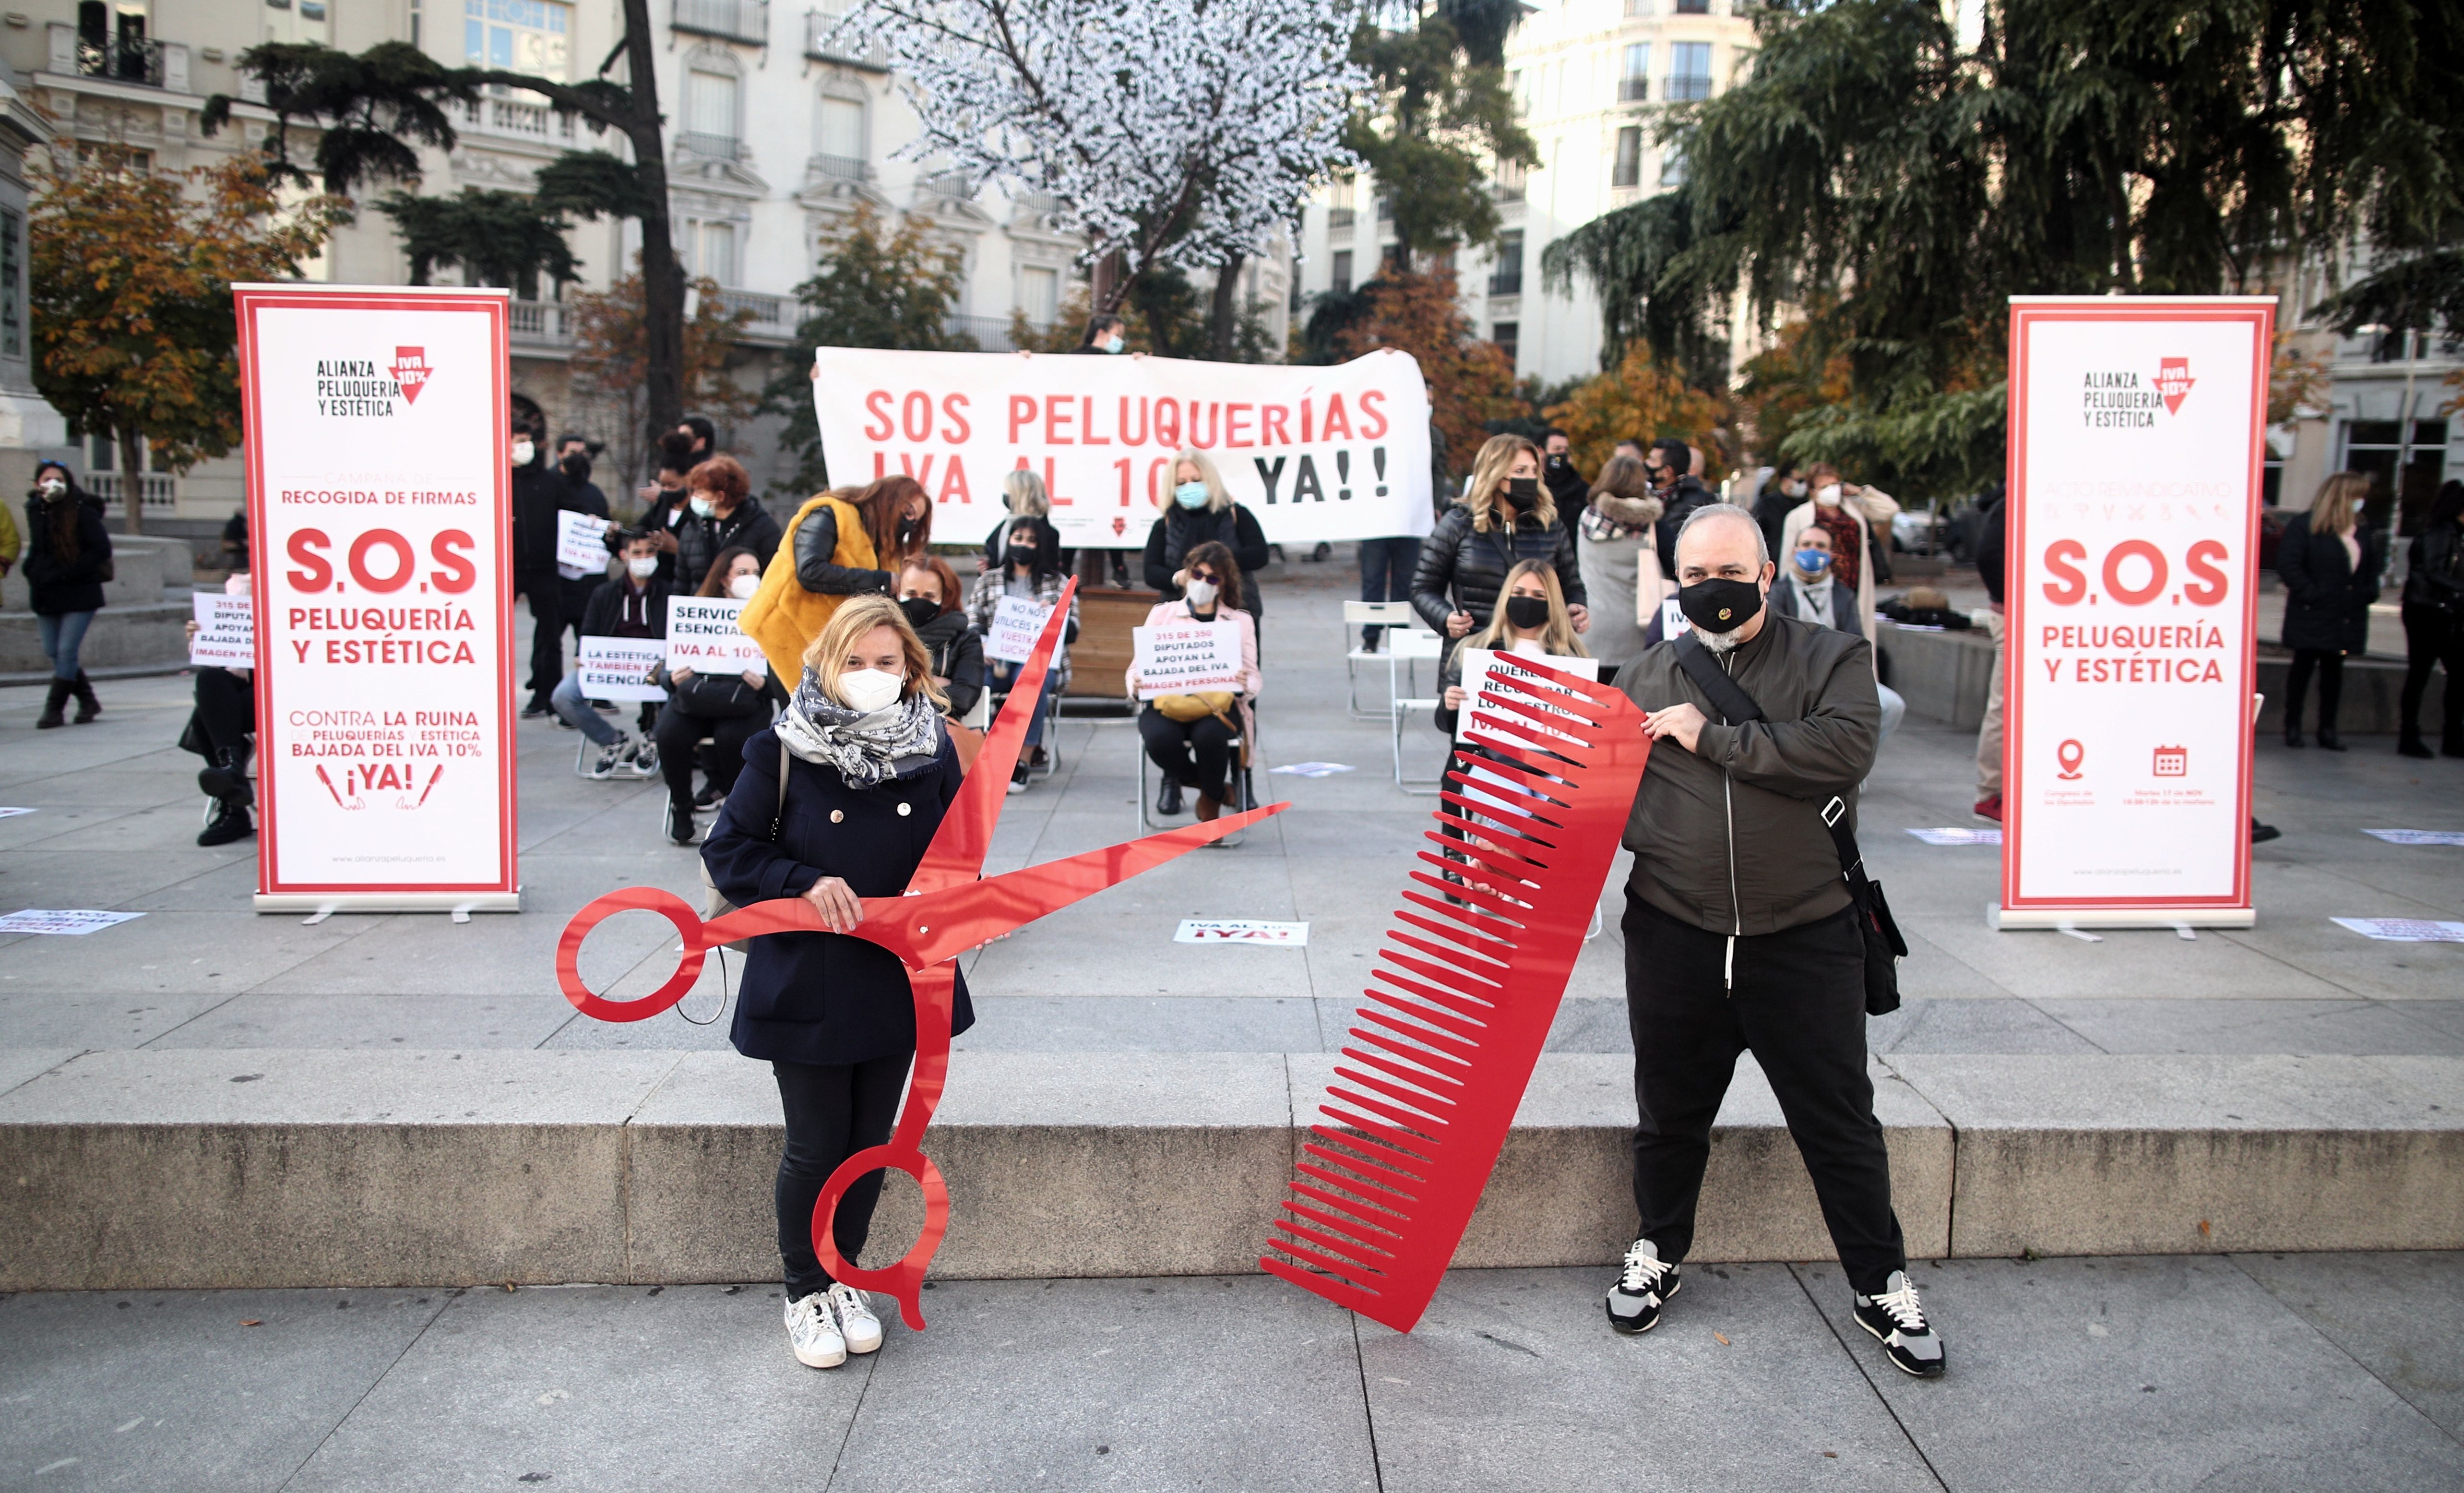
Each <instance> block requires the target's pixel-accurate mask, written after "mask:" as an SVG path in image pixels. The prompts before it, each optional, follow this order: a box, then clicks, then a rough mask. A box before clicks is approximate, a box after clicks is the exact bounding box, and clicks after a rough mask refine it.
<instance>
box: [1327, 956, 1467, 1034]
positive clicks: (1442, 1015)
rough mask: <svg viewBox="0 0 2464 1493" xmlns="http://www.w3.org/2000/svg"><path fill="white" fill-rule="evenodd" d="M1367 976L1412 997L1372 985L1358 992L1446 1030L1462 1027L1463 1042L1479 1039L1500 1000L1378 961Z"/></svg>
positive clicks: (1403, 962)
mask: <svg viewBox="0 0 2464 1493" xmlns="http://www.w3.org/2000/svg"><path fill="white" fill-rule="evenodd" d="M1384 952H1385V951H1383V950H1380V951H1379V953H1380V955H1381V956H1382V955H1383V954H1384ZM1396 962H1397V963H1398V965H1410V964H1415V963H1417V961H1413V960H1398V961H1396ZM1369 977H1370V978H1372V979H1382V980H1384V981H1385V982H1386V983H1388V984H1390V985H1393V986H1394V987H1396V989H1397V990H1400V991H1402V992H1404V993H1405V994H1406V995H1409V996H1410V997H1411V998H1412V999H1409V1000H1405V999H1399V998H1397V996H1396V995H1395V994H1394V992H1392V991H1385V990H1375V989H1372V990H1364V991H1362V992H1361V994H1362V995H1364V996H1366V997H1368V998H1369V999H1372V1000H1375V1001H1379V1002H1382V1003H1383V1004H1386V1005H1389V1006H1392V1007H1394V1008H1395V1009H1397V1010H1398V1011H1402V1012H1404V1013H1406V1014H1407V1015H1410V1016H1415V1017H1419V1018H1421V1019H1422V1020H1425V1021H1433V1022H1437V1023H1438V1024H1439V1025H1440V1026H1441V1028H1442V1029H1444V1030H1447V1031H1454V1030H1455V1029H1456V1028H1458V1027H1462V1028H1464V1029H1463V1031H1462V1032H1461V1033H1460V1035H1461V1036H1462V1037H1463V1040H1464V1041H1466V1042H1478V1041H1479V1040H1480V1039H1481V1036H1482V1035H1483V1034H1484V1033H1485V1031H1486V1030H1487V1026H1488V1021H1489V1019H1490V1018H1492V1017H1494V1016H1496V1015H1497V1013H1498V1011H1499V1010H1500V1009H1501V1005H1500V1002H1498V1001H1494V1000H1479V999H1474V998H1472V997H1470V996H1465V995H1458V994H1456V993H1455V992H1453V991H1450V990H1447V989H1445V988H1443V987H1442V986H1438V985H1423V984H1421V983H1419V981H1417V980H1409V979H1405V978H1403V977H1402V976H1400V975H1397V974H1396V973H1395V972H1394V971H1393V970H1390V969H1388V968H1386V966H1385V964H1384V963H1382V962H1381V963H1380V964H1379V965H1378V966H1377V967H1376V968H1375V969H1373V970H1371V971H1370V972H1369ZM1421 1002H1426V1003H1427V1004H1426V1005H1423V1004H1421ZM1429 1005H1434V1006H1436V1007H1437V1008H1438V1009H1437V1010H1435V1011H1431V1010H1429V1009H1428V1008H1427V1007H1428V1006H1429ZM1448 1014H1451V1015H1452V1016H1454V1017H1455V1018H1457V1020H1454V1021H1448V1020H1447V1019H1446V1018H1447V1015H1448Z"/></svg>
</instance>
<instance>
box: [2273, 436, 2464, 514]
mask: <svg viewBox="0 0 2464 1493" xmlns="http://www.w3.org/2000/svg"><path fill="white" fill-rule="evenodd" d="M2403 456H2404V423H2403V422H2402V421H2398V420H2348V421H2346V422H2345V423H2344V465H2343V470H2344V471H2346V472H2361V473H2362V474H2364V475H2365V476H2366V477H2368V478H2369V479H2370V499H2369V507H2368V515H2369V522H2370V524H2371V526H2372V527H2375V528H2385V527H2386V526H2387V501H2388V498H2389V496H2390V495H2391V494H2393V493H2394V492H2395V476H2396V471H2395V468H2396V463H2397V462H2398V461H2400V460H2402V459H2403ZM2446 478H2447V422H2446V421H2444V420H2415V421H2414V422H2413V423H2412V462H2411V464H2410V465H2409V466H2408V467H2406V468H2405V470H2404V490H2403V499H2404V501H2403V505H2402V507H2401V508H2400V509H2399V511H2398V512H2397V514H2396V533H2398V534H2399V535H2403V534H2411V533H2413V532H2415V531H2417V530H2418V529H2420V527H2421V516H2422V515H2423V513H2425V512H2426V511H2428V509H2429V507H2430V500H2431V498H2432V497H2433V496H2435V495H2436V494H2437V492H2438V484H2439V483H2441V482H2443V481H2445V480H2446ZM2302 501H2303V502H2305V503H2306V502H2307V501H2308V498H2307V497H2306V496H2304V497H2303V498H2302Z"/></svg>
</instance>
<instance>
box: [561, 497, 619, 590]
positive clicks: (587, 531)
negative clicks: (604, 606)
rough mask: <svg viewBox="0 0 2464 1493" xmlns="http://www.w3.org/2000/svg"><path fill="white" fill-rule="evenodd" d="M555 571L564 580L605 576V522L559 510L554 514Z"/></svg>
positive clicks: (585, 515)
mask: <svg viewBox="0 0 2464 1493" xmlns="http://www.w3.org/2000/svg"><path fill="white" fill-rule="evenodd" d="M556 572H557V574H558V575H561V576H562V577H564V579H566V580H567V581H580V580H583V579H584V578H585V577H589V576H604V575H605V574H606V573H607V520H606V519H605V518H593V517H592V516H589V515H588V514H577V513H575V512H573V511H572V510H571V509H569V508H560V509H558V510H557V514H556Z"/></svg>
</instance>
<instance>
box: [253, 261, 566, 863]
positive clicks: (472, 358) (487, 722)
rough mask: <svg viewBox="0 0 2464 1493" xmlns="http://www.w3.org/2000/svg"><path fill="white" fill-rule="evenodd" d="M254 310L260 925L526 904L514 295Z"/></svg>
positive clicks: (318, 293) (352, 294)
mask: <svg viewBox="0 0 2464 1493" xmlns="http://www.w3.org/2000/svg"><path fill="white" fill-rule="evenodd" d="M234 296H235V299H236V300H237V302H238V311H239V355H240V380H241V385H242V389H241V393H242V398H243V401H244V403H245V412H246V421H247V441H248V486H249V494H248V514H249V542H250V547H251V553H252V555H253V557H254V564H253V568H254V571H255V601H256V617H257V626H256V661H257V673H256V716H257V738H256V739H257V745H256V758H257V764H258V767H257V801H258V803H259V805H260V812H261V814H262V819H261V822H260V823H259V824H258V840H257V844H258V852H257V883H256V885H257V892H256V908H257V911H262V912H276V911H314V910H318V909H324V908H332V909H335V910H339V911H464V910H472V911H519V910H520V907H521V883H520V880H519V873H518V863H517V858H516V823H515V794H514V765H515V762H514V692H513V648H512V646H511V642H510V637H509V633H510V629H511V625H512V616H513V578H512V567H511V565H510V563H509V562H508V555H507V548H508V545H509V543H510V537H511V531H512V518H511V508H510V503H511V496H512V494H511V492H510V484H509V476H510V455H509V452H508V450H507V437H506V429H507V418H506V409H507V405H506V397H507V394H506V391H507V382H508V373H507V364H506V335H505V334H506V314H507V309H508V304H509V302H508V299H507V293H506V292H504V291H489V290H443V289H440V290H425V289H411V288H385V289H375V288H360V287H350V286H322V285H243V286H238V287H235V288H234Z"/></svg>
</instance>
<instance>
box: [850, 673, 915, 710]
mask: <svg viewBox="0 0 2464 1493" xmlns="http://www.w3.org/2000/svg"><path fill="white" fill-rule="evenodd" d="M906 688H907V681H906V680H905V679H904V678H903V677H901V676H899V675H897V674H893V673H891V672H889V671H888V670H880V669H850V670H847V671H846V672H845V673H842V674H840V675H839V684H838V696H839V703H840V704H841V705H844V706H846V707H847V709H848V710H851V711H853V712H855V713H856V714H859V715H869V714H872V713H873V712H875V711H886V710H888V709H890V708H891V706H893V705H895V704H897V703H898V696H899V694H900V693H901V692H904V691H905V690H906Z"/></svg>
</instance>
